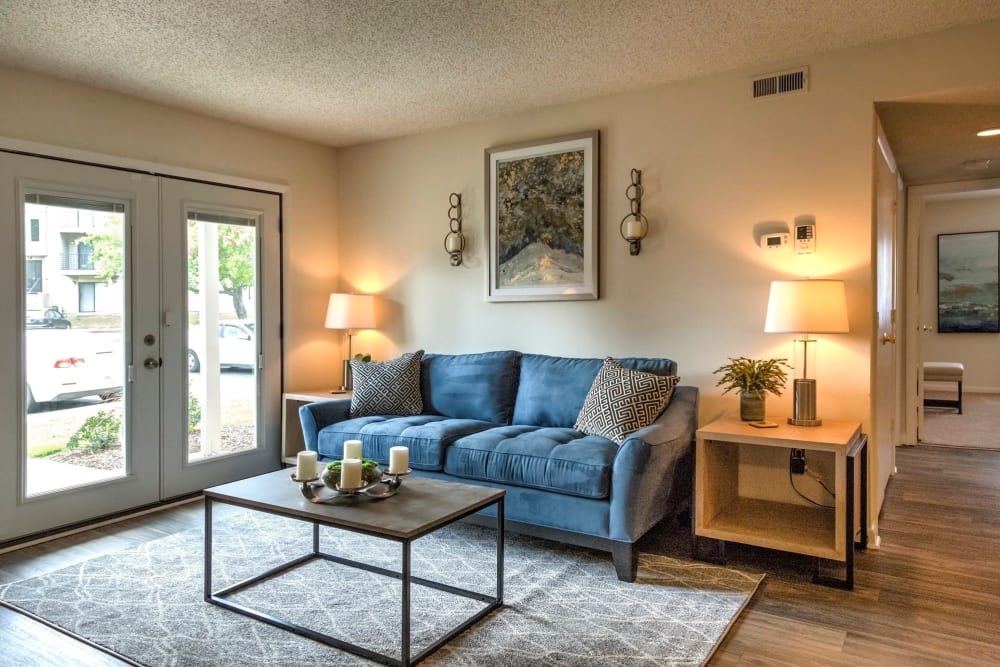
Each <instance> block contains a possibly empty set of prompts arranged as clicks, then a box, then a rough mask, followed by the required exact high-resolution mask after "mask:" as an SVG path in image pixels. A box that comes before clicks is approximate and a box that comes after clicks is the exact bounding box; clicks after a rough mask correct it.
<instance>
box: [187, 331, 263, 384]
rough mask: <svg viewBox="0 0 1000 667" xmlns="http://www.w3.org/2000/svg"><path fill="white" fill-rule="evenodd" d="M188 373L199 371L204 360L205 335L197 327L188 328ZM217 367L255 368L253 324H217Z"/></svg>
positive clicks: (255, 341) (255, 349)
mask: <svg viewBox="0 0 1000 667" xmlns="http://www.w3.org/2000/svg"><path fill="white" fill-rule="evenodd" d="M187 354H188V371H189V372H191V373H198V372H200V371H201V363H202V359H204V358H205V334H204V330H203V329H202V328H201V327H199V326H193V327H189V328H188V353H187ZM219 366H220V367H221V368H256V366H257V340H256V337H255V336H254V323H253V322H249V321H242V320H227V321H225V322H220V323H219Z"/></svg>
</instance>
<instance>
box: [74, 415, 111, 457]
mask: <svg viewBox="0 0 1000 667" xmlns="http://www.w3.org/2000/svg"><path fill="white" fill-rule="evenodd" d="M121 434H122V418H121V415H120V414H119V413H118V412H117V411H114V410H101V411H100V412H98V413H97V414H93V415H90V416H89V417H87V419H86V420H85V421H84V422H83V424H82V425H81V426H80V428H79V429H77V431H76V433H74V434H73V435H71V436H70V437H69V440H68V441H67V442H66V447H67V448H69V449H76V448H78V447H80V446H83V447H86V448H87V449H89V450H91V451H95V452H96V451H99V450H102V449H107V448H108V447H110V446H112V445H117V444H118V443H120V442H121Z"/></svg>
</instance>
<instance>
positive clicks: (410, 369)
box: [351, 350, 424, 417]
mask: <svg viewBox="0 0 1000 667" xmlns="http://www.w3.org/2000/svg"><path fill="white" fill-rule="evenodd" d="M423 355H424V351H423V350H417V351H416V352H407V353H406V354H404V355H402V356H401V357H399V358H398V359H392V360H390V361H379V362H376V361H358V360H356V359H351V374H352V375H353V376H354V396H353V397H352V398H351V417H367V416H370V415H398V416H401V417H404V416H408V415H419V414H420V413H421V412H422V411H423V409H424V401H423V399H422V398H421V396H420V359H421V357H423Z"/></svg>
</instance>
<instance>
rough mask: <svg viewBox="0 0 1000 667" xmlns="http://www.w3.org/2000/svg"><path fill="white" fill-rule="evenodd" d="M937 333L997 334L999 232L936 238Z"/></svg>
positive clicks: (999, 314)
mask: <svg viewBox="0 0 1000 667" xmlns="http://www.w3.org/2000/svg"><path fill="white" fill-rule="evenodd" d="M938 333H1000V232H998V231H988V232H962V233H956V234H938Z"/></svg>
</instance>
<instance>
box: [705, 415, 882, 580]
mask: <svg viewBox="0 0 1000 667" xmlns="http://www.w3.org/2000/svg"><path fill="white" fill-rule="evenodd" d="M753 448H782V449H786V450H791V449H801V450H805V452H806V458H807V459H808V454H809V452H830V453H832V454H833V456H834V462H835V464H834V488H833V489H832V490H833V491H834V493H835V496H836V497H835V498H834V499H832V500H831V501H830V502H831V504H832V508H829V509H828V508H825V507H816V506H814V505H811V504H808V503H807V502H805V501H802V502H801V504H800V503H798V502H777V501H774V500H762V499H759V498H753V497H745V496H742V495H740V460H741V458H745V457H747V456H748V455H750V454H752V452H751V450H752V449H753ZM859 458H860V471H859V472H860V475H859V476H860V482H859V483H858V484H857V485H856V484H855V476H856V471H855V468H856V465H855V462H856V460H858V459H859ZM787 465H788V463H787V462H786V463H785V466H786V467H787ZM856 489H857V491H860V493H856ZM856 495H859V496H860V499H859V502H858V504H859V505H860V508H858V507H857V506H856V504H855V503H856ZM827 500H829V497H827ZM856 510H860V511H856ZM867 525H868V437H867V436H866V435H864V434H863V433H861V425H860V424H859V423H857V422H845V421H826V420H824V422H823V425H822V426H791V425H788V424H780V425H778V426H777V427H776V428H766V429H761V428H754V427H752V426H750V425H749V424H747V423H746V422H742V421H740V420H739V419H736V418H723V419H719V420H716V421H714V422H712V423H710V424H707V425H706V426H703V427H702V428H700V429H698V433H697V451H696V454H695V548H694V551H695V557H696V558H701V559H702V560H716V561H720V560H724V559H725V543H726V542H727V541H729V542H739V543H741V544H749V545H753V546H758V547H765V548H769V549H777V550H779V551H788V552H791V553H797V554H804V555H807V556H815V557H816V559H817V560H816V573H815V576H814V577H813V581H815V582H816V583H819V584H824V585H827V586H833V587H837V588H844V589H847V590H852V589H853V588H854V549H855V547H857V548H861V549H864V548H866V547H867V545H868V533H867ZM859 528H860V535H859V537H858V539H857V540H855V535H857V534H858V529H859ZM702 537H704V538H712V539H714V540H718V541H719V542H718V543H717V544H716V547H717V551H718V555H716V556H705V555H704V550H703V546H704V545H702V544H701V542H700V539H699V538H702ZM820 559H827V560H833V561H840V562H843V563H844V564H845V566H846V576H845V578H844V579H836V578H832V577H828V576H823V575H821V574H820V570H819V562H820Z"/></svg>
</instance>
